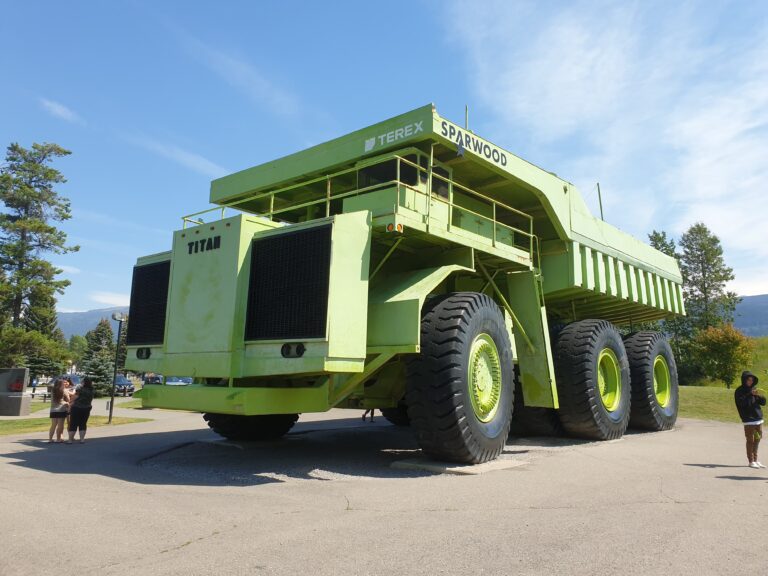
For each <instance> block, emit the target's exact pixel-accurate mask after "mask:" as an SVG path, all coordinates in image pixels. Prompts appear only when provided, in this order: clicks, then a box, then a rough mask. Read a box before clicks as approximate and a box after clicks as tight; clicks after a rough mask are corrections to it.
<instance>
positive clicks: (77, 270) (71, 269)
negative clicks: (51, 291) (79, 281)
mask: <svg viewBox="0 0 768 576" xmlns="http://www.w3.org/2000/svg"><path fill="white" fill-rule="evenodd" d="M54 266H55V267H56V268H58V269H59V270H61V271H62V272H64V273H65V274H80V272H81V270H80V268H75V267H74V266H67V265H66V264H54Z"/></svg>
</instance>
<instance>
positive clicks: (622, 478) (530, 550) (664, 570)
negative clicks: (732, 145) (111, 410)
mask: <svg viewBox="0 0 768 576" xmlns="http://www.w3.org/2000/svg"><path fill="white" fill-rule="evenodd" d="M94 410H95V411H105V410H106V404H104V406H103V407H99V405H98V402H97V403H96V404H95V407H94ZM115 414H117V415H130V416H139V417H148V418H152V421H150V422H145V423H140V424H130V425H120V426H114V425H113V426H107V427H97V428H93V429H91V430H90V431H89V433H88V437H87V441H86V443H85V444H82V445H80V444H72V445H66V444H48V443H47V442H46V441H45V440H46V439H47V434H40V433H37V434H25V435H17V436H3V437H0V542H2V544H0V547H1V548H0V574H2V575H3V576H19V575H35V576H37V575H41V574H57V575H61V574H77V575H97V574H98V575H132V576H136V575H144V574H146V575H176V574H184V575H197V574H200V575H208V574H216V575H228V574H275V575H283V574H286V575H287V574H291V575H296V574H312V575H313V576H320V575H338V574H355V575H357V574H387V575H394V574H397V575H400V574H462V575H463V574H472V575H476V574H500V575H501V574H546V575H559V574H562V575H581V574H584V575H587V574H589V575H593V574H622V575H624V574H637V575H641V574H642V575H652V574H663V575H665V576H666V575H669V574H676V575H677V574H692V575H693V574H697V575H701V574H730V573H744V574H762V573H765V566H766V560H765V559H764V552H763V550H764V549H765V545H764V542H763V541H764V538H763V535H762V531H761V527H762V525H763V524H764V522H762V513H763V506H764V505H765V502H766V498H767V497H768V472H766V470H753V469H750V468H747V467H746V466H745V464H746V459H745V457H744V455H743V452H744V447H743V432H742V429H741V427H740V426H739V425H735V424H722V423H716V422H703V421H696V420H682V421H680V422H679V424H678V427H677V429H676V430H673V431H670V432H662V433H654V434H648V433H630V434H627V435H626V436H625V437H624V438H623V439H621V440H618V441H613V442H584V441H577V440H572V439H553V438H522V439H520V438H519V439H511V440H510V441H509V442H508V444H507V447H506V449H505V451H504V453H503V455H502V457H501V458H500V459H499V461H498V462H496V463H494V464H493V465H492V466H485V467H483V466H481V467H458V468H456V467H452V468H449V469H447V470H445V469H443V468H442V467H441V465H440V464H439V463H438V464H435V463H429V462H425V461H424V460H423V459H421V455H420V452H419V450H418V448H417V446H416V444H415V442H414V440H413V438H412V436H411V433H410V431H409V429H407V428H397V427H394V426H391V425H389V424H388V423H387V422H386V421H385V420H384V419H383V418H382V417H381V416H377V417H376V421H375V422H374V423H370V422H362V420H361V419H360V416H361V413H358V412H348V411H341V410H333V411H331V412H330V413H328V414H322V415H307V416H302V418H301V419H300V421H299V423H298V424H297V425H296V427H295V428H294V429H293V430H292V431H291V433H289V434H288V435H287V436H286V438H284V439H283V440H281V441H276V442H261V443H250V444H249V443H240V442H231V441H227V440H223V439H220V438H219V437H218V436H216V435H215V434H213V433H212V432H211V431H209V430H208V429H207V427H206V425H205V423H204V422H203V420H202V418H201V416H200V415H199V414H191V413H184V412H172V411H162V410H129V409H121V408H119V406H118V405H116V408H115ZM766 449H767V450H768V448H766ZM766 454H767V455H768V453H766ZM766 460H768V456H767V457H766ZM430 464H432V465H430ZM41 544H42V545H41Z"/></svg>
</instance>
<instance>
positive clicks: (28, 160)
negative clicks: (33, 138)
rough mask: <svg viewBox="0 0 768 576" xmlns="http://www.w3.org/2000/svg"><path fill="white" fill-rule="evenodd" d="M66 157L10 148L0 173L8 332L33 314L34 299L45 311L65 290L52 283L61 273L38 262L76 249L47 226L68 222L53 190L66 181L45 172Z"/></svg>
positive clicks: (63, 283)
mask: <svg viewBox="0 0 768 576" xmlns="http://www.w3.org/2000/svg"><path fill="white" fill-rule="evenodd" d="M68 154H70V152H69V151H68V150H65V149H64V148H62V147H61V146H58V145H57V144H48V143H44V144H33V145H32V149H31V150H27V149H25V148H23V147H21V146H19V145H18V144H11V145H10V146H8V149H7V153H6V158H5V161H6V163H5V165H4V166H3V167H2V168H0V200H2V201H3V204H4V206H5V211H4V212H2V213H0V270H2V273H3V276H4V281H3V290H2V292H1V293H0V296H1V297H2V300H1V301H0V308H1V310H2V311H1V312H0V316H4V317H5V318H7V319H8V320H9V321H10V322H11V324H12V325H13V326H14V327H20V326H22V322H23V319H24V318H25V316H27V315H30V314H31V315H37V314H38V313H37V311H36V310H34V304H35V299H37V301H38V302H43V303H44V305H47V303H48V302H50V299H51V298H53V297H54V295H55V294H56V293H59V294H61V293H62V292H63V291H64V288H66V287H67V286H68V285H69V281H67V280H56V276H57V275H58V274H60V273H61V270H59V269H57V268H55V267H54V266H53V265H52V264H51V263H50V262H48V261H47V260H45V259H43V258H42V256H43V255H44V254H46V253H55V254H64V253H66V252H70V251H74V250H77V249H78V248H77V247H76V246H66V239H67V235H66V234H65V233H64V232H63V231H61V230H60V229H58V228H57V227H55V226H54V225H52V224H51V221H53V222H63V221H65V220H68V219H69V218H70V216H71V214H70V205H69V200H67V199H66V198H64V197H62V196H60V195H59V194H58V193H57V192H55V191H54V189H53V187H54V185H55V184H61V183H64V182H66V180H65V178H64V176H63V175H62V174H61V173H60V172H59V171H58V170H56V169H54V168H51V167H50V166H49V163H50V162H51V161H52V160H54V159H55V158H58V157H62V156H67V155H68ZM30 299H32V301H31V300H30ZM42 314H43V315H45V312H43V313H42ZM38 320H39V319H35V320H33V321H34V322H37V321H38Z"/></svg>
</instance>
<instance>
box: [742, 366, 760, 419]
mask: <svg viewBox="0 0 768 576" xmlns="http://www.w3.org/2000/svg"><path fill="white" fill-rule="evenodd" d="M749 376H752V378H754V379H755V383H754V384H753V385H752V386H747V384H746V381H747V377H749ZM755 386H757V376H755V375H754V374H752V372H742V374H741V386H739V387H738V388H736V392H735V393H734V399H735V400H736V408H737V409H738V411H739V417H740V418H741V421H742V422H758V421H759V420H762V419H763V410H762V409H761V408H760V406H765V397H764V396H753V395H752V388H754V387H755Z"/></svg>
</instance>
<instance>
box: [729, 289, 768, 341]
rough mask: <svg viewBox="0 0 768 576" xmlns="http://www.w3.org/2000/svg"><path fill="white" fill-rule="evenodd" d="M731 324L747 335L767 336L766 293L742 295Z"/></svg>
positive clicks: (767, 303) (767, 310)
mask: <svg viewBox="0 0 768 576" xmlns="http://www.w3.org/2000/svg"><path fill="white" fill-rule="evenodd" d="M733 325H734V326H736V328H738V329H739V330H741V331H742V332H744V334H746V335H747V336H768V294H761V295H759V296H742V300H741V302H740V303H739V305H738V306H736V318H735V321H734V323H733Z"/></svg>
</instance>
